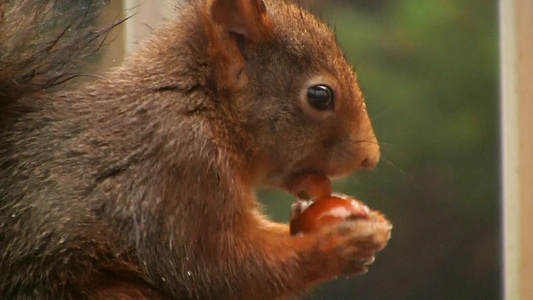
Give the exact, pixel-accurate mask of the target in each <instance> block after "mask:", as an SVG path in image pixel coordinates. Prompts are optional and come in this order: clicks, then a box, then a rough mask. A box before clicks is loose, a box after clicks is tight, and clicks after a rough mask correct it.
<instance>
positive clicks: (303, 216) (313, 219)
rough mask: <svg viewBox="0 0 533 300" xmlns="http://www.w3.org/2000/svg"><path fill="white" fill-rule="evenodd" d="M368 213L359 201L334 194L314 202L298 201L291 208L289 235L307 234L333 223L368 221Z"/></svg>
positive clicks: (366, 208)
mask: <svg viewBox="0 0 533 300" xmlns="http://www.w3.org/2000/svg"><path fill="white" fill-rule="evenodd" d="M369 212H370V209H369V208H368V207H367V206H366V205H364V204H363V203H362V202H361V201H358V200H356V199H353V198H350V197H348V196H345V195H339V194H334V195H331V196H326V197H321V198H319V199H317V200H315V201H311V200H299V201H297V202H295V203H294V204H293V205H292V206H291V222H290V233H291V235H295V234H298V233H309V232H313V231H317V230H319V229H320V228H322V227H323V226H324V225H327V224H331V223H335V222H340V221H345V220H352V219H359V218H363V219H368V213H369Z"/></svg>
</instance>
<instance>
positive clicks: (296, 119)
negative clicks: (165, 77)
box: [203, 0, 380, 187]
mask: <svg viewBox="0 0 533 300" xmlns="http://www.w3.org/2000/svg"><path fill="white" fill-rule="evenodd" d="M203 10H204V15H203V23H204V26H205V28H206V32H207V37H208V40H209V55H210V56H211V58H212V59H213V61H214V62H215V76H216V80H215V81H216V82H217V90H218V92H219V93H220V95H223V96H221V97H224V98H226V99H225V100H224V101H230V106H229V107H231V109H230V110H231V111H232V114H233V115H234V117H235V118H237V119H238V120H240V121H239V124H240V126H241V127H242V128H241V130H242V131H243V132H246V133H247V136H248V139H249V141H247V142H246V143H245V144H246V145H249V149H245V152H246V154H245V153H243V155H248V156H250V155H251V156H252V159H251V160H250V161H251V162H252V164H251V168H252V169H253V172H252V173H253V176H254V177H255V178H254V180H255V182H254V184H257V185H266V186H278V187H282V186H285V185H286V184H287V182H288V181H290V180H292V179H293V178H294V177H298V176H300V175H303V174H319V175H323V176H328V177H331V176H333V177H336V176H346V175H348V174H350V173H351V172H353V171H354V170H356V169H358V168H361V167H362V168H367V169H371V168H373V167H374V166H375V165H376V163H377V162H378V160H379V156H380V152H379V146H378V143H377V140H376V137H375V135H374V132H373V130H372V126H371V124H370V120H369V117H368V115H367V112H366V109H365V103H364V97H363V94H362V93H361V90H360V89H359V86H358V84H357V80H356V76H355V73H354V72H353V70H352V68H351V66H350V65H349V64H348V62H347V61H346V59H345V57H344V55H343V52H342V51H341V50H340V49H339V47H338V45H337V42H336V38H335V35H334V33H332V32H331V30H330V29H329V28H328V27H327V26H326V25H325V24H324V23H322V22H321V21H320V20H318V19H317V18H316V17H314V16H312V15H311V14H310V13H308V12H306V11H305V10H303V9H302V8H301V7H299V6H297V5H295V4H292V3H289V2H287V1H285V0H264V1H263V0H211V1H206V2H205V4H204V7H203Z"/></svg>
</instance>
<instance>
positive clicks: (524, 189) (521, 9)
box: [515, 0, 533, 299]
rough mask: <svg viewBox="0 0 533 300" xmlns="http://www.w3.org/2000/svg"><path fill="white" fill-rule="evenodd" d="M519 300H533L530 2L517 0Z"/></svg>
mask: <svg viewBox="0 0 533 300" xmlns="http://www.w3.org/2000/svg"><path fill="white" fill-rule="evenodd" d="M515 12H516V37H517V42H518V54H517V55H518V57H517V58H518V59H517V62H516V63H517V64H516V67H517V71H518V82H517V83H518V120H519V122H518V126H519V129H520V131H519V147H520V148H519V152H520V156H519V161H520V165H519V166H520V173H519V176H520V215H519V216H517V217H519V218H520V221H521V224H520V225H521V226H520V228H521V231H520V242H521V259H520V267H521V271H520V276H521V287H520V291H521V296H522V297H521V299H533V18H532V17H533V1H531V0H517V1H516V10H515Z"/></svg>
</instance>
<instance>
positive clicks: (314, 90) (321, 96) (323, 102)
mask: <svg viewBox="0 0 533 300" xmlns="http://www.w3.org/2000/svg"><path fill="white" fill-rule="evenodd" d="M307 101H308V102H309V104H310V105H311V106H312V107H314V108H316V109H318V110H326V109H329V108H331V107H333V91H332V90H331V88H330V87H328V86H326V85H322V84H317V85H313V86H311V87H309V88H308V89H307Z"/></svg>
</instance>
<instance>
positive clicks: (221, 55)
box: [203, 0, 272, 91]
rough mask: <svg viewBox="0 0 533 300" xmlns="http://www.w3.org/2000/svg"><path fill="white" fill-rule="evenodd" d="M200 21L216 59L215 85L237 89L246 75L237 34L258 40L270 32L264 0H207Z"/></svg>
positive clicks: (246, 38) (251, 39) (221, 87)
mask: <svg viewBox="0 0 533 300" xmlns="http://www.w3.org/2000/svg"><path fill="white" fill-rule="evenodd" d="M203 21H204V26H205V29H206V34H207V38H208V40H209V54H210V56H211V58H212V59H213V62H214V63H215V68H216V70H215V72H216V74H215V75H216V83H217V88H218V89H222V90H229V91H235V90H239V89H240V88H241V87H243V86H244V85H246V82H247V78H246V74H244V73H243V69H244V58H243V56H242V53H241V52H240V49H239V45H238V42H237V39H238V38H237V36H241V37H242V38H243V39H244V41H245V42H250V43H260V42H262V41H264V40H266V39H268V38H269V37H270V35H271V34H272V24H271V22H270V19H269V17H268V14H267V9H266V7H265V4H264V3H263V0H207V1H205V2H204V7H203ZM239 40H241V41H242V39H239Z"/></svg>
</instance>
